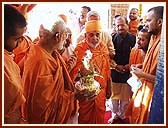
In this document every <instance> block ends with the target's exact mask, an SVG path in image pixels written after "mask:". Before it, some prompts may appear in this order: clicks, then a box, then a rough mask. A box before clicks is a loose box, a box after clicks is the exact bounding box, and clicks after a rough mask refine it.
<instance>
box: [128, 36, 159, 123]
mask: <svg viewBox="0 0 168 128" xmlns="http://www.w3.org/2000/svg"><path fill="white" fill-rule="evenodd" d="M159 48H160V35H159V36H158V37H156V36H152V37H151V40H150V43H149V48H148V51H147V53H146V56H145V60H144V62H143V72H145V73H148V74H152V75H155V74H156V68H157V63H158V55H159ZM142 84H143V85H142V87H141V88H140V89H139V90H137V92H135V93H134V95H133V98H132V100H131V101H130V104H129V106H128V109H127V112H126V116H127V117H129V118H130V123H137V124H142V123H143V124H145V123H148V116H149V111H150V104H151V101H152V96H153V89H154V83H153V82H149V81H147V80H142Z"/></svg>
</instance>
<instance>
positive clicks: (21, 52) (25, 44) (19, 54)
mask: <svg viewBox="0 0 168 128" xmlns="http://www.w3.org/2000/svg"><path fill="white" fill-rule="evenodd" d="M31 44H32V40H31V39H30V38H29V37H28V36H23V40H22V42H21V43H19V44H18V47H16V48H15V49H14V50H13V53H14V55H15V56H14V61H15V62H16V63H17V64H18V63H19V62H20V61H21V60H22V59H23V57H24V56H25V55H26V54H27V52H28V49H29V47H30V45H31Z"/></svg>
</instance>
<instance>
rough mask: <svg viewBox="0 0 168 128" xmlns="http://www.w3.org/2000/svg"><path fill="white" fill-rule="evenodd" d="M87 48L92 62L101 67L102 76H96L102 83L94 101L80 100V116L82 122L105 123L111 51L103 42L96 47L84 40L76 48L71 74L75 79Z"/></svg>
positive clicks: (79, 120)
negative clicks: (74, 64) (75, 60)
mask: <svg viewBox="0 0 168 128" xmlns="http://www.w3.org/2000/svg"><path fill="white" fill-rule="evenodd" d="M86 50H90V51H91V53H92V59H91V62H92V63H93V64H94V65H96V66H97V67H98V68H99V69H100V75H101V76H103V78H101V77H97V76H96V77H95V80H96V81H98V82H99V83H100V85H101V91H100V93H99V94H98V95H97V96H96V99H95V100H93V101H87V102H80V101H79V118H78V123H80V124H103V123H104V116H105V111H106V107H105V102H106V87H107V80H109V79H110V64H109V52H108V49H107V47H106V46H105V44H103V43H102V42H101V43H100V44H99V45H98V46H97V47H96V48H95V49H94V48H91V47H90V46H89V45H88V44H87V43H86V42H82V43H81V44H79V45H78V46H77V47H76V48H75V51H74V52H75V53H76V55H77V63H76V66H75V67H74V68H73V69H72V71H71V72H70V76H71V78H72V80H73V81H75V79H76V77H77V74H78V71H79V70H80V67H81V66H82V59H83V57H84V56H85V52H86Z"/></svg>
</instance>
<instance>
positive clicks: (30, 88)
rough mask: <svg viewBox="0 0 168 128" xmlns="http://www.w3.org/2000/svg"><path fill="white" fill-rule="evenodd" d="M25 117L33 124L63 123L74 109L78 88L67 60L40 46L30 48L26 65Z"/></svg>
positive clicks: (24, 72) (24, 75) (24, 78)
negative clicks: (73, 81)
mask: <svg viewBox="0 0 168 128" xmlns="http://www.w3.org/2000/svg"><path fill="white" fill-rule="evenodd" d="M22 79H23V83H24V95H25V97H26V98H27V102H26V104H25V107H24V116H25V117H26V118H27V120H28V122H29V123H34V124H36V123H38V124H42V123H49V124H62V123H66V122H67V120H68V119H69V117H70V115H71V112H72V111H73V109H74V86H73V84H72V81H71V78H70V76H69V74H68V71H67V69H66V67H65V63H64V60H63V59H62V57H61V56H60V54H59V53H58V52H57V51H55V52H53V54H52V56H51V55H50V54H49V53H48V52H47V51H46V50H44V49H43V48H41V47H40V46H38V45H32V46H31V47H30V50H29V53H28V55H27V58H26V60H25V62H24V71H23V78H22Z"/></svg>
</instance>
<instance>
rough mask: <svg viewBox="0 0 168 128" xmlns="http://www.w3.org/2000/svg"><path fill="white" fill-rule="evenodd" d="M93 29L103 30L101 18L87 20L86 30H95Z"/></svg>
mask: <svg viewBox="0 0 168 128" xmlns="http://www.w3.org/2000/svg"><path fill="white" fill-rule="evenodd" d="M93 31H98V32H101V31H102V26H101V22H100V21H99V20H90V21H88V22H86V25H85V32H93Z"/></svg>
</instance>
